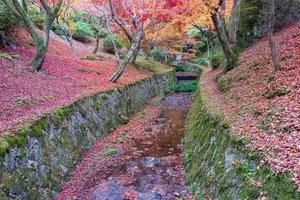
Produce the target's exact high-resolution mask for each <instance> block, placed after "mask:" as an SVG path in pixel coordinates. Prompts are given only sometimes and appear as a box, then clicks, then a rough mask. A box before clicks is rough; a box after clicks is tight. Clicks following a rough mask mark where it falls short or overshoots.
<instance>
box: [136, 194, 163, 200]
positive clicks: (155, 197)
mask: <svg viewBox="0 0 300 200" xmlns="http://www.w3.org/2000/svg"><path fill="white" fill-rule="evenodd" d="M162 199H163V196H162V195H161V194H159V193H151V194H139V195H138V200H162Z"/></svg>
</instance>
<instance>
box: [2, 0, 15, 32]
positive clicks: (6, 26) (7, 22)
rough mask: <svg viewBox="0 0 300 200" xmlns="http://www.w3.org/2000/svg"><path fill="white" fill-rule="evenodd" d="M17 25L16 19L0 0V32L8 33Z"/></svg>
mask: <svg viewBox="0 0 300 200" xmlns="http://www.w3.org/2000/svg"><path fill="white" fill-rule="evenodd" d="M18 25H19V23H18V20H17V19H16V18H15V17H14V15H13V14H12V13H11V12H9V10H8V9H7V8H6V6H5V5H4V4H3V3H2V2H1V1H0V33H1V32H2V33H4V34H5V35H6V34H10V33H11V30H12V29H13V28H15V27H17V26H18Z"/></svg>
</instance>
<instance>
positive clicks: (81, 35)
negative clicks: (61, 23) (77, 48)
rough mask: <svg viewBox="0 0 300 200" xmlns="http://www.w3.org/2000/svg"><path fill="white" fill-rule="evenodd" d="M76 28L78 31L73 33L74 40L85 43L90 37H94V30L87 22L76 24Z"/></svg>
mask: <svg viewBox="0 0 300 200" xmlns="http://www.w3.org/2000/svg"><path fill="white" fill-rule="evenodd" d="M75 28H76V31H75V33H73V38H74V39H75V40H78V41H82V42H85V41H87V40H89V38H90V37H93V36H94V32H93V30H92V27H91V25H90V24H88V23H86V22H83V21H77V22H75Z"/></svg>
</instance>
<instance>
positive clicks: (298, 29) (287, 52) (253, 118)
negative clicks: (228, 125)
mask: <svg viewBox="0 0 300 200" xmlns="http://www.w3.org/2000/svg"><path fill="white" fill-rule="evenodd" d="M275 39H276V41H277V48H278V52H279V55H280V60H281V65H282V67H283V69H282V70H281V71H279V72H277V73H275V72H274V69H273V65H272V61H271V57H270V50H269V45H268V40H267V38H263V39H262V40H260V41H259V42H257V43H256V44H254V45H253V46H252V47H250V48H248V49H246V50H245V51H244V52H243V53H242V54H241V56H240V58H239V64H238V66H237V67H236V68H235V69H234V70H232V71H230V72H229V73H227V74H226V75H223V76H220V75H218V76H217V85H218V88H219V90H220V91H221V92H222V95H221V97H222V98H221V99H222V100H223V101H222V105H221V109H222V111H223V112H224V113H225V115H226V117H227V118H229V119H230V120H231V121H232V124H233V130H234V131H235V132H236V134H239V135H241V136H243V137H246V138H247V139H249V144H248V146H249V147H250V148H253V149H257V150H260V151H261V153H262V155H263V158H264V160H263V162H266V163H268V164H269V165H270V166H271V167H272V169H273V171H274V172H277V173H279V172H291V173H292V174H293V175H294V181H295V183H296V184H297V185H298V188H299V189H300V21H298V22H296V23H294V24H291V25H289V26H287V27H285V28H284V29H282V30H281V31H279V32H278V33H276V34H275ZM211 74H215V73H214V72H211V73H209V74H207V75H206V77H209V76H210V75H211ZM212 78H213V77H211V78H210V79H212Z"/></svg>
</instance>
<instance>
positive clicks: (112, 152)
mask: <svg viewBox="0 0 300 200" xmlns="http://www.w3.org/2000/svg"><path fill="white" fill-rule="evenodd" d="M117 154H118V151H117V150H116V149H115V148H109V149H107V150H105V152H104V156H107V157H114V156H116V155H117Z"/></svg>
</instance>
